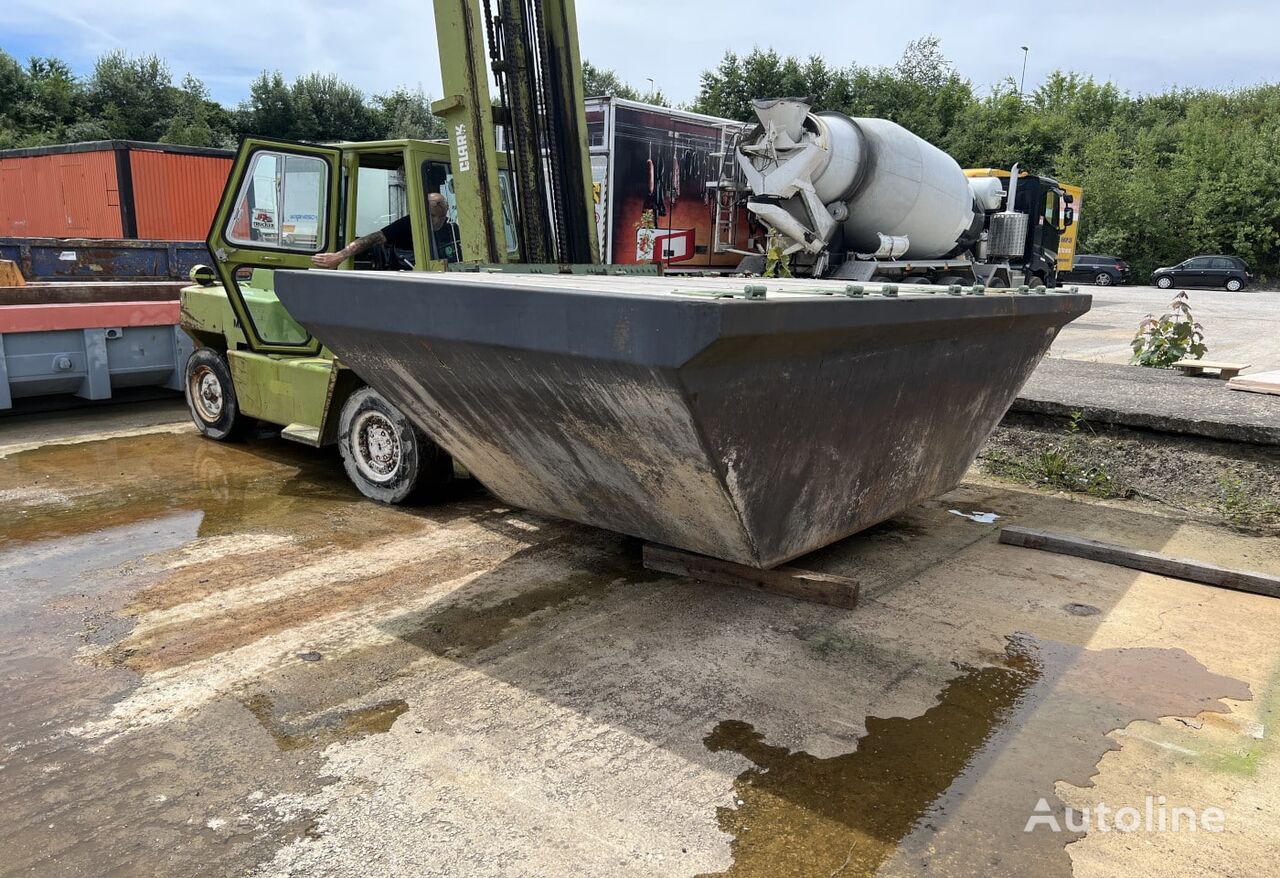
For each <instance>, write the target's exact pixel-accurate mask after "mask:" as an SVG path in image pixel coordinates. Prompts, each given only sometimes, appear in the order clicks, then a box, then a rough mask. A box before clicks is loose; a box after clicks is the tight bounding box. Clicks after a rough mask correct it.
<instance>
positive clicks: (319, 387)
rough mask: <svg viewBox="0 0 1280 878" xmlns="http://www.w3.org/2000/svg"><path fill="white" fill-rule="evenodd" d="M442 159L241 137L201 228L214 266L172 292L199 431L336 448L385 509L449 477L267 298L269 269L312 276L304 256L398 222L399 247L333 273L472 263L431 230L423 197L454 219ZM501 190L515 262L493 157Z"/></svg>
mask: <svg viewBox="0 0 1280 878" xmlns="http://www.w3.org/2000/svg"><path fill="white" fill-rule="evenodd" d="M449 160H450V155H449V147H448V145H447V144H444V143H434V142H429V141H421V140H397V141H380V142H373V143H351V144H341V145H339V146H315V145H311V144H302V143H292V142H288V141H281V140H264V139H257V138H249V139H246V140H244V141H243V142H242V143H241V145H240V150H239V153H238V154H237V156H236V160H235V163H234V164H233V165H232V170H231V174H230V177H229V178H228V180H227V185H226V188H225V189H224V190H223V196H222V200H221V202H220V204H219V206H218V210H217V213H216V214H215V216H214V220H213V225H212V227H211V228H210V230H209V237H208V239H207V244H208V247H209V252H210V254H211V255H212V256H213V260H214V262H213V267H212V268H208V267H203V266H201V267H198V268H197V269H195V270H194V271H193V272H192V280H193V281H195V282H196V283H195V285H193V286H189V287H187V288H185V289H184V290H183V291H182V310H181V318H180V320H181V325H182V328H183V329H184V330H185V331H186V332H187V333H188V334H189V335H190V336H192V338H193V339H194V340H195V341H196V342H197V345H198V347H197V350H196V351H195V353H194V354H193V355H192V357H191V359H190V360H189V361H188V364H187V368H186V382H185V384H186V388H185V389H186V395H187V401H188V406H189V408H190V409H191V414H192V419H193V420H194V421H195V423H196V426H197V427H198V428H199V429H200V431H201V432H202V433H204V435H206V436H207V437H209V438H212V439H219V440H223V439H230V438H235V437H236V436H237V435H242V434H243V433H245V432H246V428H247V427H249V426H250V425H257V426H258V427H262V426H263V425H269V426H276V427H279V428H281V436H282V437H283V438H286V439H291V440H293V441H295V442H300V443H303V444H306V445H311V446H315V447H322V446H327V445H333V444H335V443H338V444H340V446H341V449H342V452H343V455H342V456H343V462H344V464H345V466H346V469H347V472H348V475H350V477H351V479H352V481H353V482H354V483H355V484H356V486H357V487H358V488H359V489H360V490H361V492H362V493H364V494H365V495H366V496H368V497H371V498H373V499H377V500H382V501H384V502H391V503H397V502H401V501H402V500H405V499H407V498H408V497H409V496H410V495H412V494H413V493H414V492H415V491H417V490H418V489H419V488H422V487H424V486H425V487H430V486H432V485H436V484H439V483H440V482H442V481H444V480H447V479H448V478H449V477H450V475H451V474H452V471H453V470H452V463H451V462H450V461H449V459H448V455H445V454H444V453H443V452H441V451H440V450H439V449H438V448H437V447H436V446H435V444H434V443H433V442H431V440H430V439H429V438H427V437H425V436H423V435H422V434H421V433H420V432H418V431H417V429H416V428H415V427H413V426H412V425H411V424H410V423H409V422H408V421H407V420H406V419H405V418H404V416H403V415H402V414H401V413H399V412H398V411H396V410H395V409H394V408H393V407H390V406H389V404H387V403H386V401H385V400H383V399H382V398H381V397H380V396H378V395H377V394H376V393H375V392H374V391H373V390H372V389H371V388H367V387H365V386H364V384H363V382H362V381H361V380H360V379H359V378H358V376H356V375H355V374H354V373H352V372H351V370H349V369H347V368H346V367H345V366H343V365H342V364H341V363H340V362H338V361H337V360H336V359H335V358H334V356H333V354H332V353H331V352H330V351H329V350H327V349H325V348H324V347H323V346H322V345H321V344H320V342H319V341H318V340H317V339H315V338H313V337H312V336H311V334H310V333H308V332H307V331H306V330H305V329H304V328H303V327H302V326H301V325H299V324H298V323H297V321H295V320H294V319H293V318H292V317H291V316H290V315H289V312H288V311H287V310H285V308H284V306H283V305H281V304H280V301H279V300H278V299H277V298H276V295H275V273H276V271H277V270H279V269H307V270H316V271H322V270H324V269H318V268H314V267H313V264H312V261H311V258H312V257H313V256H315V255H317V254H320V253H332V252H335V251H338V250H340V249H342V247H343V245H344V244H345V243H346V242H348V241H352V240H355V239H356V238H359V237H361V236H363V235H367V234H369V233H370V232H374V231H378V230H379V229H382V228H384V227H386V226H387V225H388V224H390V223H392V222H395V221H396V220H399V219H401V218H403V217H408V219H409V226H410V232H411V234H410V235H409V236H408V237H409V241H408V243H409V244H410V246H409V247H399V248H396V247H386V246H383V247H377V248H374V249H372V250H369V251H366V252H364V253H361V254H359V255H358V256H356V257H355V258H352V259H348V260H346V261H345V262H344V263H342V264H341V265H339V266H338V270H350V269H361V270H375V271H443V270H445V269H446V268H447V267H448V264H449V262H454V261H459V259H460V258H461V259H462V260H465V259H467V258H469V257H470V258H471V259H476V258H477V257H476V256H474V255H471V254H469V253H468V252H467V248H466V244H467V242H466V240H463V241H461V242H458V241H454V242H453V250H454V252H453V253H449V252H444V248H443V247H442V246H441V245H440V241H439V237H440V236H439V235H433V234H432V223H431V217H430V212H429V207H430V203H431V201H432V200H433V199H435V200H437V201H439V199H443V206H444V207H445V208H446V210H445V214H446V216H445V221H446V222H448V223H454V222H456V217H457V202H456V199H455V197H454V191H453V175H452V173H451V171H450V162H449ZM499 184H500V185H499V191H500V194H501V200H502V206H501V213H502V229H503V230H504V232H505V240H504V242H503V243H504V244H505V247H506V253H507V255H508V256H509V257H510V258H511V260H512V261H516V257H518V256H519V252H518V250H519V248H518V244H517V235H516V230H515V222H514V220H515V211H514V207H513V204H512V196H513V189H512V186H511V180H510V178H509V172H508V170H507V169H506V167H505V164H504V163H503V162H502V161H501V160H500V164H499ZM459 245H461V246H459ZM459 250H460V251H461V252H458V251H459ZM352 307H359V305H358V304H357V303H353V305H352Z"/></svg>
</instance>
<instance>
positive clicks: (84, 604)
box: [0, 411, 1280, 878]
mask: <svg viewBox="0 0 1280 878" xmlns="http://www.w3.org/2000/svg"><path fill="white" fill-rule="evenodd" d="M108 414H109V413H108ZM175 414H176V413H175V412H172V411H170V412H168V413H165V412H157V413H154V414H153V415H151V416H150V417H143V418H133V419H132V420H131V419H130V418H128V417H123V418H122V419H117V420H115V421H110V422H103V423H102V424H101V430H102V431H104V433H103V435H97V434H96V433H95V432H93V431H86V430H79V431H75V430H68V429H66V426H67V425H66V423H65V422H61V421H58V420H57V419H53V420H51V421H49V422H46V424H45V426H44V427H43V428H28V429H26V430H25V432H18V433H13V432H9V431H8V427H9V426H11V425H8V424H6V425H3V426H0V446H5V445H7V447H0V600H2V601H3V602H4V605H5V607H6V611H5V612H4V613H3V614H0V691H2V693H3V697H0V816H3V820H0V875H28V874H39V875H52V876H58V875H85V874H93V875H121V876H123V875H129V876H136V875H150V874H164V875H167V876H181V875H210V874H237V875H261V876H277V875H279V876H283V875H300V876H302V875H305V876H327V875H332V876H339V875H341V876H348V875H351V876H354V875H360V876H365V875H372V876H382V875H385V876H392V875H395V876H399V875H406V874H413V875H424V876H436V875H439V876H445V875H448V876H517V875H518V876H562V875H592V876H608V875H637V876H639V875H645V876H683V875H689V876H692V875H718V874H727V875H739V876H748V875H751V876H809V875H813V876H822V878H827V876H833V875H844V876H852V875H924V874H929V875H937V874H944V875H955V876H961V875H982V876H998V875H1019V876H1021V875H1032V874H1034V875H1038V876H1041V875H1047V876H1056V875H1062V876H1066V875H1072V874H1074V875H1076V876H1080V878H1085V876H1106V878H1117V876H1128V875H1133V876H1147V875H1151V874H1171V875H1180V874H1197V875H1222V876H1228V875H1231V876H1236V875H1242V874H1268V873H1269V872H1270V871H1272V869H1273V866H1272V864H1273V863H1274V858H1275V841H1274V839H1275V838H1276V837H1277V836H1278V835H1280V808H1277V804H1280V803H1278V802H1277V797H1278V796H1280V760H1277V758H1276V754H1275V747H1274V742H1273V729H1272V724H1273V723H1274V722H1275V721H1276V717H1277V714H1276V710H1277V705H1280V601H1276V600H1274V599H1268V598H1262V597H1257V596H1253V595H1248V594H1241V593H1236V592H1229V591H1223V590H1218V589H1213V588H1208V587H1204V586H1199V585H1194V584H1191V583H1187V582H1183V581H1179V580H1172V579H1167V578H1163V577H1158V576H1153V575H1147V574H1138V573H1134V572H1132V571H1128V570H1124V569H1120V568H1116V567H1110V566H1107V565H1102V564H1098V563H1093V562H1088V561H1084V560H1080V559H1075V558H1068V557H1063V556H1057V555H1051V554H1045V553H1037V552H1033V551H1030V550H1025V549H1017V548H1011V547H1007V546H1001V545H999V544H997V543H996V540H995V537H996V532H997V529H998V527H999V526H1000V525H1001V524H1007V523H1015V522H1016V523H1018V524H1023V525H1029V526H1036V527H1043V528H1050V529H1055V530H1060V531H1066V532H1071V533H1076V534H1080V535H1084V536H1093V537H1099V538H1105V539H1108V540H1110V541H1113V542H1123V543H1126V544H1130V545H1134V546H1140V547H1145V548H1158V549H1162V550H1164V551H1166V552H1172V553H1177V554H1185V555H1190V556H1195V557H1198V558H1202V559H1204V560H1207V561H1212V562H1217V563H1224V564H1231V565H1235V566H1243V567H1247V568H1252V569H1256V570H1262V571H1269V572H1272V573H1280V539H1267V538H1258V537H1246V536H1243V535H1241V534H1238V533H1236V532H1234V531H1231V530H1227V529H1222V528H1215V527H1210V526H1206V525H1202V524H1189V523H1184V522H1182V521H1180V520H1178V519H1176V518H1169V517H1162V516H1159V515H1155V514H1152V513H1151V512H1150V511H1148V510H1145V509H1143V508H1142V507H1138V506H1133V505H1128V504H1121V503H1105V504H1104V503H1083V502H1079V501H1076V500H1071V499H1065V498H1063V497H1060V496H1053V495H1048V494H1041V493H1033V492H1030V491H1023V490H1013V489H1010V488H1008V487H1003V486H1000V485H997V484H994V483H989V482H984V481H981V480H975V481H973V482H971V483H969V484H966V485H964V486H961V487H960V488H958V489H957V490H956V491H954V492H952V493H951V494H949V495H947V496H946V497H943V498H940V499H939V500H936V501H933V502H930V503H926V504H923V505H921V506H919V507H916V508H914V509H912V510H910V511H908V512H907V513H905V514H903V515H902V516H900V517H899V518H897V519H895V520H894V521H891V522H888V523H886V524H883V525H880V526H878V527H876V528H874V529H872V530H871V531H869V532H866V533H864V534H861V535H859V536H856V537H854V538H851V539H849V540H846V541H844V542H842V543H840V544H837V545H835V546H832V547H829V548H828V549H825V550H823V551H822V552H820V553H818V554H816V555H814V556H811V557H809V558H807V559H805V560H804V561H803V563H804V564H805V566H809V567H812V568H815V569H819V570H824V571H828V572H834V573H841V574H845V575H849V576H853V577H856V578H858V579H859V580H861V581H862V583H863V585H864V589H865V591H864V594H865V598H864V601H863V603H862V605H861V606H860V607H859V608H858V609H856V610H852V611H843V610H834V609H831V608H828V607H822V606H816V605H811V604H804V603H798V602H795V601H791V600H788V599H783V598H776V597H772V596H768V595H762V594H757V593H752V592H745V591H738V590H734V589H729V588H724V587H715V586H706V585H702V584H699V583H696V582H691V581H687V580H683V579H680V578H677V577H670V576H662V575H656V574H652V573H649V572H647V571H645V570H643V569H642V568H641V567H640V565H639V563H638V557H639V547H638V545H637V544H636V543H635V542H634V541H632V540H629V539H627V538H623V537H619V536H616V535H613V534H610V533H605V532H601V531H596V530H592V529H590V528H586V527H581V526H577V525H569V524H566V523H563V522H558V521H552V520H547V519H542V518H539V517H536V516H533V515H529V514H526V513H523V512H520V511H518V510H513V509H508V508H504V507H503V506H502V505H501V504H500V503H499V502H497V501H496V500H495V499H493V498H492V497H490V496H488V495H487V494H485V493H484V492H483V491H481V490H479V489H477V488H475V487H474V486H468V485H466V484H462V485H459V486H458V487H457V488H456V489H455V490H454V491H453V493H452V494H451V496H449V497H448V498H445V499H443V500H442V501H441V502H440V503H438V504H436V505H432V506H426V507H422V508H417V509H392V508H387V507H382V506H377V505H374V504H372V503H369V502H366V501H363V500H361V499H360V498H359V497H358V496H357V495H356V494H355V492H354V490H353V489H352V488H351V487H350V486H349V485H348V484H347V483H346V481H345V479H344V478H343V476H342V473H341V469H340V466H339V465H338V463H337V461H336V460H335V459H334V456H333V455H332V454H329V453H322V452H315V451H311V450H309V449H305V448H301V447H299V446H295V445H291V444H288V443H284V442H280V441H274V442H272V441H259V442H253V443H249V444H244V445H220V444H215V443H212V442H207V441H204V440H202V439H200V438H199V437H198V436H196V435H195V434H194V431H193V430H191V429H190V428H187V427H184V426H181V425H180V424H177V423H175V422H174V419H175ZM68 433H76V435H75V436H74V441H68ZM53 438H57V439H58V441H59V442H60V443H62V444H49V440H51V439H53ZM977 512H993V513H996V514H998V515H999V516H1000V518H999V519H998V520H997V521H996V522H994V523H990V524H988V523H980V522H978V521H975V520H973V519H972V518H970V517H966V516H965V515H961V514H956V513H977ZM1148 797H1152V798H1151V800H1150V802H1151V808H1152V815H1153V816H1152V822H1151V824H1150V826H1151V827H1152V828H1151V830H1150V831H1148V829H1147V828H1146V826H1139V827H1138V830H1137V831H1134V832H1121V831H1102V830H1101V828H1099V827H1098V826H1097V824H1096V823H1095V824H1094V827H1093V829H1092V830H1091V831H1087V832H1085V831H1082V830H1080V829H1079V828H1080V827H1083V826H1084V825H1085V824H1084V823H1083V822H1081V821H1082V820H1083V815H1084V814H1085V812H1086V811H1088V812H1089V813H1090V814H1092V813H1094V812H1093V811H1092V809H1093V808H1094V806H1096V805H1099V804H1102V805H1105V806H1107V807H1108V808H1110V809H1111V810H1112V811H1113V812H1114V810H1115V809H1117V808H1135V809H1137V810H1136V811H1135V812H1133V814H1132V816H1133V817H1134V818H1135V819H1138V820H1139V822H1141V821H1142V819H1143V818H1142V815H1143V814H1144V813H1145V812H1146V808H1147V803H1148ZM1042 800H1043V801H1042ZM1067 808H1070V809H1072V810H1071V811H1070V812H1069V814H1068V812H1067V811H1066V810H1065V809H1067ZM1174 808H1191V809H1196V813H1197V815H1199V814H1203V813H1206V812H1205V811H1204V809H1209V808H1219V809H1221V810H1222V812H1223V831H1221V832H1213V831H1205V829H1203V828H1201V829H1200V830H1199V831H1195V832H1192V831H1188V830H1187V821H1188V818H1187V817H1186V816H1185V814H1183V816H1182V817H1181V821H1182V822H1181V824H1180V831H1176V832H1174V831H1164V832H1160V831H1158V830H1159V826H1160V821H1161V820H1162V819H1163V817H1162V816H1161V815H1166V814H1171V813H1172V809H1174ZM1125 814H1126V819H1128V817H1129V816H1130V815H1129V813H1128V812H1125ZM1033 816H1039V817H1041V818H1042V820H1041V822H1040V823H1039V824H1038V828H1035V829H1034V831H1032V832H1026V831H1024V829H1025V828H1026V826H1027V824H1028V820H1029V819H1030V818H1031V817H1033ZM1069 817H1070V821H1071V823H1070V825H1071V826H1072V827H1076V828H1075V829H1067V830H1066V831H1063V832H1053V831H1052V830H1051V829H1050V828H1047V827H1046V825H1045V824H1046V823H1047V822H1049V821H1048V818H1053V819H1055V820H1057V821H1058V822H1059V825H1060V826H1064V828H1065V827H1066V824H1067V823H1068V818H1069ZM1215 820H1216V817H1214V816H1213V815H1212V814H1210V825H1211V826H1215V825H1216V823H1215V822H1214V821H1215ZM1130 822H1131V821H1130ZM1201 825H1203V824H1201ZM1166 826H1168V824H1166Z"/></svg>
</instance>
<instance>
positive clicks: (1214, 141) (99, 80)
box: [0, 37, 1280, 278]
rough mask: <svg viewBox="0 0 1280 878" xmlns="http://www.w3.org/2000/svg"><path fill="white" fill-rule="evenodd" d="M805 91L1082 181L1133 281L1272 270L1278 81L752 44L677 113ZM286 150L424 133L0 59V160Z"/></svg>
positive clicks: (351, 96)
mask: <svg viewBox="0 0 1280 878" xmlns="http://www.w3.org/2000/svg"><path fill="white" fill-rule="evenodd" d="M583 73H584V82H585V91H586V92H587V94H614V95H617V96H619V97H626V98H630V99H633V100H642V101H646V102H651V103H658V104H662V105H667V104H668V103H669V102H668V100H667V98H666V96H665V95H664V94H663V93H662V92H661V90H658V89H654V88H651V89H650V90H649V91H647V92H642V91H640V90H639V89H637V88H635V87H633V86H632V85H630V84H628V83H626V82H624V81H622V80H621V79H620V78H619V77H618V76H617V74H616V73H615V72H614V71H611V70H608V69H605V68H601V67H597V66H595V65H593V64H591V63H590V62H586V63H584V65H583ZM784 95H807V96H812V97H813V99H814V106H815V108H816V109H818V110H838V111H840V112H844V113H848V114H849V115H853V116H879V117H883V118H887V119H892V120H894V121H896V122H898V123H899V124H901V125H903V126H905V127H906V128H908V129H910V130H911V131H913V132H915V133H916V134H918V135H920V136H921V137H923V138H925V139H926V140H929V141H931V142H932V143H934V144H936V145H937V146H939V147H941V148H942V149H944V150H946V151H947V152H949V153H950V154H951V155H953V156H954V157H955V158H956V160H957V161H958V162H960V164H961V165H962V166H964V167H1009V166H1011V165H1012V164H1013V163H1015V162H1018V163H1020V164H1021V165H1022V167H1023V168H1024V169H1028V170H1032V171H1035V172H1037V173H1042V174H1048V175H1050V176H1055V177H1057V178H1058V179H1060V180H1062V181H1063V182H1069V183H1075V184H1078V185H1080V186H1083V187H1084V190H1085V195H1084V205H1083V210H1082V211H1081V215H1082V227H1081V241H1080V250H1079V252H1089V253H1105V254H1108V255H1114V256H1119V257H1121V258H1124V259H1127V260H1128V261H1129V262H1131V263H1132V264H1133V265H1134V268H1135V270H1136V271H1137V273H1138V276H1139V277H1143V276H1144V275H1145V273H1147V272H1149V271H1150V270H1151V269H1152V268H1154V267H1156V266H1157V265H1170V264H1174V263H1176V262H1179V261H1181V260H1182V259H1184V258H1186V257H1188V256H1191V255H1194V254H1195V253H1229V254H1234V255H1237V256H1240V257H1241V258H1243V259H1245V260H1246V261H1247V262H1249V263H1250V265H1251V266H1252V268H1253V269H1254V272H1255V273H1257V274H1263V275H1266V276H1269V277H1273V278H1274V277H1280V198H1277V197H1276V195H1275V193H1276V192H1277V191H1278V190H1280V186H1278V184H1280V85H1261V86H1257V87H1253V88H1243V89H1236V90H1232V91H1213V90H1208V89H1177V90H1169V91H1166V92H1163V93H1161V94H1151V95H1132V94H1129V93H1126V92H1124V91H1122V90H1121V89H1120V88H1118V87H1117V86H1116V85H1115V84H1113V83H1110V82H1106V83H1099V82H1096V81H1095V80H1093V79H1092V78H1091V77H1088V76H1084V75H1080V74H1077V73H1070V72H1062V71H1059V72H1055V73H1053V74H1051V75H1050V76H1049V77H1048V78H1047V79H1045V80H1044V81H1043V82H1042V83H1040V84H1038V85H1037V86H1035V87H1034V88H1033V89H1032V90H1031V91H1028V92H1027V93H1025V94H1023V93H1020V92H1019V89H1018V87H1017V84H1016V83H1015V82H1014V81H1013V80H1012V79H1008V80H1005V81H1003V82H999V83H996V84H995V85H993V86H990V87H989V88H988V87H981V88H979V87H975V85H974V84H973V83H972V82H970V81H969V80H968V79H966V78H964V77H963V76H961V75H960V74H959V73H958V72H957V71H956V69H955V67H954V65H953V64H952V63H951V62H950V61H949V60H948V59H947V58H946V57H945V55H944V54H943V53H942V51H941V50H940V47H939V43H938V40H937V39H936V38H933V37H925V38H923V39H920V40H916V41H914V42H912V43H910V44H909V45H908V46H907V48H906V51H905V52H904V53H903V55H902V57H901V59H900V60H899V61H898V62H897V63H896V64H893V65H889V66H883V67H868V66H863V65H859V64H856V63H852V64H849V65H847V66H844V67H841V66H836V65H832V64H830V63H829V62H827V61H825V60H824V59H822V58H820V57H817V56H813V57H809V58H797V57H794V56H783V55H780V54H778V53H777V52H774V51H772V50H768V49H760V48H757V49H753V50H752V51H751V52H748V53H745V54H738V53H734V52H728V53H726V54H725V56H724V57H723V58H722V59H721V60H720V61H719V63H717V64H716V65H714V66H712V67H709V68H708V69H706V70H705V71H704V72H703V73H702V75H701V79H700V83H699V89H698V94H697V97H696V98H695V99H694V100H693V101H692V102H691V103H690V104H689V105H688V109H692V110H696V111H698V112H702V113H707V114H710V115H714V116H724V117H728V118H732V119H739V120H743V121H749V120H750V119H752V118H753V116H752V113H751V100H752V99H753V98H757V97H777V96H784ZM246 134H254V135H260V136H268V137H284V138H289V139H293V140H316V141H324V140H370V139H377V138H394V137H425V138H432V137H439V136H441V134H442V131H441V128H440V123H439V120H438V119H436V118H435V117H434V116H432V115H431V111H430V101H429V100H428V98H427V96H426V95H424V94H423V93H422V91H421V90H416V91H413V90H408V89H404V88H399V89H396V90H394V91H391V92H388V93H385V94H375V95H372V96H367V95H365V94H364V93H363V92H361V91H360V90H359V89H358V88H356V87H355V86H353V85H351V84H349V83H346V82H344V81H342V80H341V79H339V78H338V77H336V76H333V75H326V74H318V73H313V74H308V75H305V76H301V77H299V78H297V79H295V80H294V81H292V82H288V81H286V80H285V79H284V77H283V76H282V75H281V74H280V73H278V72H270V71H264V72H263V73H262V74H260V75H259V76H258V77H257V78H256V79H255V80H254V81H253V83H252V84H251V86H250V89H249V95H248V97H247V98H245V100H243V101H241V102H240V103H239V104H238V105H236V106H234V107H227V106H223V105H222V104H220V103H218V102H217V101H214V100H212V99H211V98H210V96H209V92H208V89H207V88H206V87H205V85H204V84H203V83H202V82H201V81H200V80H199V79H198V78H196V77H194V76H191V75H187V76H184V77H183V78H182V79H181V80H180V81H175V79H174V77H173V75H172V74H171V72H170V70H169V68H168V66H167V65H166V64H165V63H164V62H163V61H162V60H161V59H159V58H157V57H155V56H151V55H144V56H140V57H131V56H128V55H125V54H124V53H121V52H113V53H109V54H107V55H104V56H102V57H101V58H99V59H98V61H97V63H96V64H95V65H94V68H93V71H92V72H91V73H90V74H88V75H87V76H84V77H77V76H75V75H73V73H72V71H71V69H70V68H69V67H68V65H66V64H65V63H64V62H62V61H60V60H58V59H54V58H31V59H29V60H28V61H27V62H26V64H25V65H24V64H22V63H20V62H19V61H17V60H16V59H14V58H13V57H11V56H10V55H8V54H6V53H4V52H3V50H0V149H2V148H7V147H16V146H33V145H40V144H46V143H65V142H75V141H84V140H100V139H130V140H153V141H161V142H169V143H183V144H190V145H196V146H232V145H234V143H235V141H236V138H237V137H239V136H241V135H246Z"/></svg>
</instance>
